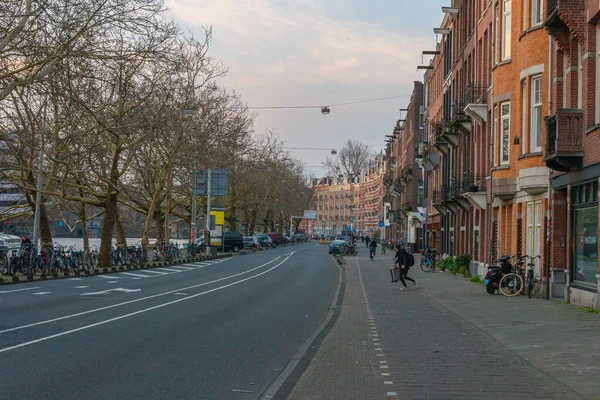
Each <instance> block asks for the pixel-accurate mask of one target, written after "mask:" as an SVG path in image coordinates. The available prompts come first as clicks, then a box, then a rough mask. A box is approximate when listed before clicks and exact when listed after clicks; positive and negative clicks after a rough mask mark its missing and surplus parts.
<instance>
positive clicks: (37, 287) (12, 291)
mask: <svg viewBox="0 0 600 400" xmlns="http://www.w3.org/2000/svg"><path fill="white" fill-rule="evenodd" d="M40 287H41V286H35V287H28V288H25V289H13V290H4V291H2V292H0V294H4V293H14V292H23V291H25V290H35V289H39V288H40Z"/></svg>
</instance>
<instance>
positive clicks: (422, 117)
mask: <svg viewBox="0 0 600 400" xmlns="http://www.w3.org/2000/svg"><path fill="white" fill-rule="evenodd" d="M424 120H425V109H424V107H423V106H422V105H421V106H419V129H423V122H424Z"/></svg>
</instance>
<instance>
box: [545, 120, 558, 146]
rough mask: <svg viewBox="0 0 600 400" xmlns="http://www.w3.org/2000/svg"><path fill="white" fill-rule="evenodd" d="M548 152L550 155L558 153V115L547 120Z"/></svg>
mask: <svg viewBox="0 0 600 400" xmlns="http://www.w3.org/2000/svg"><path fill="white" fill-rule="evenodd" d="M546 151H547V152H548V154H552V153H554V152H556V115H553V116H551V117H548V119H547V120H546Z"/></svg>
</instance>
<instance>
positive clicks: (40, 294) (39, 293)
mask: <svg viewBox="0 0 600 400" xmlns="http://www.w3.org/2000/svg"><path fill="white" fill-rule="evenodd" d="M50 293H51V292H37V293H31V294H32V295H34V296H43V295H45V294H50Z"/></svg>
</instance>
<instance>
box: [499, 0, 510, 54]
mask: <svg viewBox="0 0 600 400" xmlns="http://www.w3.org/2000/svg"><path fill="white" fill-rule="evenodd" d="M507 5H508V6H509V7H508V8H510V9H509V10H508V11H507V10H506V9H507ZM507 28H508V29H507ZM511 30H512V0H502V43H501V45H502V46H501V47H502V51H501V55H502V61H504V60H510V57H511V46H512V41H511V39H512V32H511Z"/></svg>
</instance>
